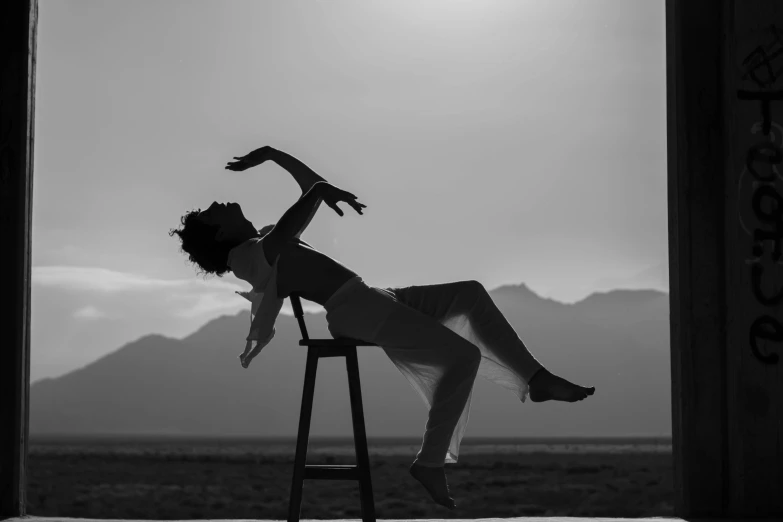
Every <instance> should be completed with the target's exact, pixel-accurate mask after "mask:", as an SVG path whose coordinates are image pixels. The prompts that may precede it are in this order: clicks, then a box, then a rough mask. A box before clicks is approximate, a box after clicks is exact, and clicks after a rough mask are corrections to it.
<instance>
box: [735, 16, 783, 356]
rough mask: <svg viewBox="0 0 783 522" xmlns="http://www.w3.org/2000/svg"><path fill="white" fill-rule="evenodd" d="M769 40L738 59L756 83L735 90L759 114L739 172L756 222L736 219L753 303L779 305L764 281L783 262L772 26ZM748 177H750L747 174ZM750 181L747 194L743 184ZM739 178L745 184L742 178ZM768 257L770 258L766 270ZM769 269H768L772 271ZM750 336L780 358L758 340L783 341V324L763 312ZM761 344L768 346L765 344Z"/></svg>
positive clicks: (778, 93) (782, 297)
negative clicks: (748, 243)
mask: <svg viewBox="0 0 783 522" xmlns="http://www.w3.org/2000/svg"><path fill="white" fill-rule="evenodd" d="M766 34H768V35H769V41H768V42H767V43H766V44H764V45H759V46H757V47H756V48H754V49H753V51H752V52H751V53H750V54H749V55H748V56H746V57H745V59H744V60H743V62H742V69H743V74H742V77H741V79H742V80H743V81H745V83H746V84H748V83H752V85H753V86H754V88H753V89H752V90H751V89H740V90H738V91H737V98H738V99H739V100H742V101H745V102H749V103H755V104H756V106H757V107H758V109H759V111H760V116H761V119H760V120H759V121H756V122H755V123H754V124H753V125H752V126H751V129H750V132H751V134H753V135H758V134H759V133H761V135H760V136H759V139H758V140H757V141H756V142H755V143H753V144H751V145H750V146H749V147H748V148H747V149H746V150H745V151H744V153H745V162H744V163H745V164H744V168H743V172H742V174H741V175H740V180H739V185H740V190H739V191H738V196H739V197H740V198H742V199H744V201H740V202H738V203H739V207H738V208H742V203H745V205H747V199H746V198H748V196H749V198H750V200H749V202H750V209H751V214H750V215H751V219H749V220H748V221H753V223H754V226H751V227H749V226H748V225H747V223H746V220H745V219H743V215H742V213H740V224H741V226H742V228H743V230H745V232H746V233H747V234H748V235H749V236H751V237H752V239H753V245H752V248H751V257H749V258H747V259H746V263H747V264H748V265H749V266H750V281H751V291H752V292H753V296H754V298H755V299H756V302H758V303H760V304H761V305H763V306H767V307H777V306H779V305H780V304H781V302H783V289H780V288H779V289H777V290H776V291H773V292H765V291H764V289H763V285H762V283H763V282H765V281H767V279H771V282H774V280H775V277H774V274H775V273H776V272H773V271H774V270H775V268H776V266H775V265H783V259H781V258H782V257H783V252H782V251H781V250H783V249H782V248H781V241H783V196H781V193H780V192H779V191H778V187H776V185H783V183H778V182H783V175H781V172H780V169H779V165H780V164H781V163H783V126H781V125H779V124H777V123H776V122H774V121H773V120H772V116H771V112H772V107H773V104H774V103H775V102H780V101H783V90H774V87H776V84H777V83H778V82H777V80H778V78H779V77H780V76H781V73H783V31H782V30H780V29H778V28H777V27H775V26H774V25H773V26H771V27H770V28H769V29H768V31H767V33H766ZM748 176H750V178H748ZM748 180H751V183H750V193H749V194H746V193H745V192H746V191H743V186H745V185H747V183H748ZM743 181H744V182H745V183H743ZM770 261H771V262H772V263H773V265H772V266H771V270H770ZM769 272H772V273H773V275H772V276H771V275H770V274H769ZM748 341H749V343H750V349H751V351H752V353H753V356H754V357H755V358H756V359H758V360H759V361H760V362H762V363H764V364H777V363H778V361H779V359H780V357H779V356H778V354H776V353H768V352H766V350H762V349H761V346H760V342H762V341H768V342H770V343H771V342H775V343H780V342H783V324H781V323H780V321H778V319H777V318H776V317H775V316H774V315H772V314H762V315H760V316H759V317H757V318H756V319H754V320H753V322H752V324H751V325H750V330H749V332H748ZM764 346H769V344H768V343H764Z"/></svg>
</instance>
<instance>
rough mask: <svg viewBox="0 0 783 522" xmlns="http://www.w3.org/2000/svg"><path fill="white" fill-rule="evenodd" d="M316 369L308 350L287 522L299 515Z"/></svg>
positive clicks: (315, 356) (314, 355)
mask: <svg viewBox="0 0 783 522" xmlns="http://www.w3.org/2000/svg"><path fill="white" fill-rule="evenodd" d="M317 369H318V356H317V355H316V354H315V350H314V349H313V348H308V349H307V364H306V365H305V379H304V388H303V390H302V409H301V410H300V412H299V433H298V434H297V436H296V457H295V459H294V478H293V481H292V482H291V496H290V497H289V500H288V522H298V521H299V513H300V509H301V507H302V486H303V483H304V475H305V464H306V462H307V443H308V439H309V438H310V418H311V416H312V413H313V395H314V394H315V372H316V370H317Z"/></svg>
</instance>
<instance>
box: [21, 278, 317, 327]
mask: <svg viewBox="0 0 783 522" xmlns="http://www.w3.org/2000/svg"><path fill="white" fill-rule="evenodd" d="M32 283H33V285H34V286H37V287H43V288H52V289H60V290H67V291H72V292H78V293H82V294H83V293H86V294H96V298H97V297H98V296H100V297H101V298H112V299H111V300H110V301H108V302H104V304H103V305H102V308H103V309H106V308H107V307H109V308H115V307H116V306H117V301H116V300H117V299H120V300H126V301H127V300H132V301H134V302H136V303H144V305H143V306H144V307H146V308H150V309H154V308H159V307H161V306H162V307H164V308H165V310H167V311H168V315H170V316H175V317H178V318H181V319H199V318H202V319H209V318H212V317H215V316H216V315H219V314H221V313H236V312H237V310H240V309H242V308H243V307H246V308H247V309H248V310H250V307H249V304H248V302H247V301H246V300H245V299H244V298H243V297H241V296H239V295H237V294H235V293H234V292H235V291H246V290H248V286H249V285H248V284H245V283H244V282H242V283H243V284H238V283H235V282H232V281H224V280H221V279H218V278H215V279H209V280H204V279H200V278H188V279H160V278H154V277H148V276H145V275H140V274H133V273H128V272H120V271H117V270H110V269H107V268H100V267H86V266H38V267H33V274H32ZM91 299H93V298H91ZM302 308H303V309H304V310H305V311H306V312H323V308H322V307H321V306H319V305H317V304H315V303H310V302H309V301H304V302H303V304H302ZM281 313H283V314H286V315H293V310H292V309H291V306H290V304H289V302H288V300H286V301H285V303H284V305H283V309H282V310H281ZM112 315H116V314H112ZM74 317H75V318H78V319H97V318H99V317H108V314H107V312H103V311H99V310H98V309H97V308H95V307H94V306H92V305H90V306H84V307H83V308H81V309H79V310H78V311H77V312H76V313H74Z"/></svg>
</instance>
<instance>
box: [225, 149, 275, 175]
mask: <svg viewBox="0 0 783 522" xmlns="http://www.w3.org/2000/svg"><path fill="white" fill-rule="evenodd" d="M274 153H275V149H273V148H272V147H270V146H269V145H265V146H263V147H261V148H260V149H256V150H254V151H253V152H250V153H248V154H246V155H244V156H234V159H235V160H236V161H230V162H228V165H226V169H228V170H234V171H237V172H239V171H242V170H247V169H249V168H251V167H255V166H258V165H261V164H262V163H263V162H265V161H268V160H270V159H272V154H274Z"/></svg>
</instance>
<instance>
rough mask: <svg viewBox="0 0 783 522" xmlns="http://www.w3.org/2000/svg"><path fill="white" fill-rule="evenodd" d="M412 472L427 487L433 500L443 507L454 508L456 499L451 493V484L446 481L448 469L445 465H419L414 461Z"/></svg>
mask: <svg viewBox="0 0 783 522" xmlns="http://www.w3.org/2000/svg"><path fill="white" fill-rule="evenodd" d="M410 473H411V475H412V476H413V478H415V479H416V480H418V481H419V482H421V484H422V485H423V486H424V487H425V488H426V489H427V492H428V493H429V494H430V496H431V497H432V500H434V501H435V502H437V503H438V504H440V505H441V506H443V507H447V508H449V509H454V508H455V507H457V506H456V504H454V499H452V498H451V496H450V495H449V485H448V484H447V483H446V470H445V468H444V467H443V466H440V467H438V468H431V467H429V466H418V465H417V464H416V463H413V464H412V465H411V468H410Z"/></svg>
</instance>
